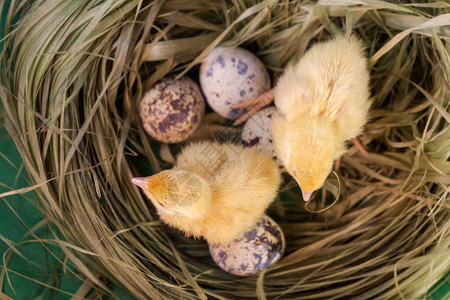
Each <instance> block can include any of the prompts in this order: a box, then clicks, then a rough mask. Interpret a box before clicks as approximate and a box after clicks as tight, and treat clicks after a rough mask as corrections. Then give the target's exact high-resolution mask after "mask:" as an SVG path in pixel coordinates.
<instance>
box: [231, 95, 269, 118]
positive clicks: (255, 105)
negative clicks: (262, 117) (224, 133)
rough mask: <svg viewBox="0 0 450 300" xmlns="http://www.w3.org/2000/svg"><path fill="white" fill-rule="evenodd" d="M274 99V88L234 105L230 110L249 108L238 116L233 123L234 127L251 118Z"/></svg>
mask: <svg viewBox="0 0 450 300" xmlns="http://www.w3.org/2000/svg"><path fill="white" fill-rule="evenodd" d="M274 97H275V88H273V89H271V90H268V91H267V92H265V93H262V94H261V95H258V96H256V97H253V98H250V99H248V100H245V101H243V102H241V103H237V104H234V105H233V106H231V108H233V109H235V108H249V110H248V111H247V112H246V113H245V114H243V115H242V116H240V117H239V118H238V119H237V120H236V121H234V123H233V124H234V125H239V124H241V123H242V122H245V121H247V120H248V119H249V118H250V117H251V116H253V115H254V114H255V113H257V112H258V111H259V110H260V109H261V108H263V107H265V106H267V105H269V104H270V103H271V102H272V101H273V98H274Z"/></svg>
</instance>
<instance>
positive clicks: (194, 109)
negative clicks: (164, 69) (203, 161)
mask: <svg viewBox="0 0 450 300" xmlns="http://www.w3.org/2000/svg"><path fill="white" fill-rule="evenodd" d="M204 113H205V100H204V99H203V96H202V94H201V92H200V88H199V87H198V85H197V84H196V83H195V82H194V81H192V80H191V79H190V78H188V77H186V76H185V77H182V78H180V79H178V80H176V79H175V78H174V77H173V76H170V77H165V78H163V79H161V81H160V82H159V83H157V84H155V85H154V86H153V87H152V88H151V89H150V90H149V91H148V92H147V93H146V94H145V95H144V98H143V99H142V101H141V106H140V113H139V115H140V117H141V120H142V124H143V126H144V129H145V131H146V132H147V133H148V134H149V135H151V136H152V137H153V138H154V139H156V140H158V141H161V142H165V143H178V142H181V141H184V140H186V139H187V138H188V137H189V136H190V135H191V134H192V133H193V132H194V130H195V129H196V128H197V127H198V125H199V124H200V122H201V120H202V118H203V115H204Z"/></svg>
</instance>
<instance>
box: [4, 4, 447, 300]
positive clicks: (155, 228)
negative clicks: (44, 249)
mask: <svg viewBox="0 0 450 300" xmlns="http://www.w3.org/2000/svg"><path fill="white" fill-rule="evenodd" d="M449 12H450V6H449V5H448V4H446V3H445V1H444V2H435V3H420V1H417V2H416V1H412V2H410V1H402V0H398V1H372V0H361V1H345V0H335V1H332V0H325V1H319V2H318V3H317V2H315V1H274V0H266V1H244V0H231V1H219V0H213V1H184V0H167V1H160V0H157V1H122V0H118V1H89V0H80V1H17V2H13V3H12V4H11V6H10V8H9V10H8V15H7V19H6V26H5V30H6V31H5V36H6V38H5V40H4V48H3V52H2V53H1V64H2V69H1V71H0V72H1V89H0V91H1V94H0V97H1V99H2V101H3V105H4V112H5V118H6V125H7V128H8V131H9V133H10V135H11V136H12V137H13V138H14V140H15V143H16V144H17V145H18V148H19V149H20V153H21V156H22V158H23V161H24V164H25V167H26V169H27V171H28V174H29V176H30V177H31V180H32V182H33V184H34V185H33V186H31V187H29V188H28V189H26V190H34V192H35V193H36V195H37V197H38V203H37V206H38V207H39V208H40V209H41V210H42V212H43V213H44V215H45V217H46V218H47V219H48V220H49V221H50V223H51V225H50V228H51V229H52V231H53V232H54V235H55V236H57V237H59V238H55V240H54V241H53V242H56V243H57V244H58V245H59V246H60V247H61V249H62V250H63V251H64V253H65V254H66V256H67V259H68V261H69V262H70V265H71V266H73V267H74V268H75V269H76V270H77V271H76V274H81V275H78V276H81V278H84V279H85V284H86V286H88V287H92V288H94V289H97V290H101V291H103V292H105V291H106V292H108V291H109V288H108V283H109V282H114V283H118V284H120V285H122V286H123V287H124V288H125V289H127V290H128V291H129V292H130V293H131V294H133V295H134V296H135V297H137V298H140V299H197V298H201V299H205V298H212V299H215V298H217V299H230V298H231V299H252V298H256V297H257V298H259V299H266V298H270V299H294V298H295V299H319V298H320V299H335V298H336V299H337V298H339V299H344V298H345V299H347V298H351V297H353V298H357V299H369V298H381V299H386V298H405V299H412V298H417V297H420V296H423V297H426V293H427V291H428V290H429V289H430V288H431V287H432V286H433V284H435V283H436V282H437V281H438V280H439V279H440V278H442V277H443V276H444V275H445V274H446V273H447V272H448V271H449V270H450V250H449V249H450V248H449V246H450V230H449V228H450V197H449V192H450V190H449V188H448V186H449V184H450V176H449V174H450V163H449V161H448V158H449V156H450V142H449V141H450V129H449V128H450V126H449V122H450V115H449V99H450V91H449V81H450V54H449V49H450V46H449V45H450V44H449V42H450V38H449V37H450V29H449V25H450V14H449ZM338 32H342V33H344V34H345V33H349V32H353V33H354V34H355V35H357V36H359V37H360V38H361V39H362V40H363V41H364V43H365V44H366V46H367V56H368V58H369V67H370V70H371V87H372V95H373V109H372V110H371V114H370V118H371V120H370V122H369V123H368V124H367V126H366V128H365V131H364V134H363V135H362V137H361V141H362V142H363V143H364V144H365V145H366V147H367V149H368V151H369V152H370V153H369V154H368V155H364V154H361V153H359V152H358V151H356V149H354V148H350V150H349V152H348V154H347V155H346V156H344V158H343V162H342V166H341V169H340V170H339V177H340V182H341V190H340V200H339V201H338V203H337V204H336V205H334V206H333V207H332V208H330V209H328V210H326V211H325V212H323V213H317V214H314V213H310V212H308V211H306V210H305V208H304V203H302V201H301V200H300V197H299V194H300V193H299V190H298V188H297V187H296V186H295V184H294V183H293V182H292V180H291V179H290V178H289V177H288V176H286V177H285V180H284V184H283V187H282V191H281V193H280V196H279V197H278V198H277V199H276V200H275V202H274V203H273V205H272V206H271V208H270V209H269V211H268V213H269V215H271V216H272V217H273V218H275V219H276V220H277V221H278V222H279V224H280V225H281V227H282V228H283V230H284V233H285V235H286V241H287V249H286V253H285V256H284V257H283V259H282V260H281V261H280V262H279V263H277V264H275V265H274V266H272V267H271V268H269V269H267V270H265V271H263V272H262V273H260V274H259V275H255V276H251V277H247V278H240V277H236V276H232V275H229V274H227V273H225V272H223V271H221V270H220V269H219V268H218V267H217V266H216V265H215V264H214V262H213V261H212V259H211V258H210V256H209V252H208V247H207V245H206V243H205V242H204V241H200V240H194V239H188V238H185V237H183V236H182V235H181V234H180V233H179V232H178V231H176V230H172V229H170V228H168V227H167V226H165V225H163V224H162V223H161V222H160V221H159V220H158V217H157V215H156V214H155V211H154V207H153V206H152V205H151V204H150V203H149V201H148V200H146V199H145V198H144V197H143V195H142V194H141V193H140V192H139V191H138V189H137V188H136V187H135V186H133V184H132V183H131V181H130V178H132V177H133V176H135V175H138V174H141V175H146V174H150V173H151V172H158V171H160V170H162V169H164V168H170V167H171V160H172V158H173V156H174V155H175V154H176V152H177V151H178V149H179V148H180V145H175V146H173V145H172V146H168V145H165V144H162V143H159V142H156V141H154V140H152V139H151V138H150V137H149V136H148V135H146V134H145V132H144V131H143V128H142V126H141V125H140V120H139V117H138V113H137V110H138V104H139V102H140V100H141V99H142V96H143V93H144V92H145V91H146V90H147V89H148V88H149V87H150V86H152V85H153V84H154V83H155V82H157V80H159V79H160V78H162V77H163V76H165V75H166V74H169V73H174V74H185V73H187V74H188V75H191V77H192V78H194V80H196V79H197V78H198V68H199V63H200V62H201V61H202V59H203V58H204V57H205V55H206V54H207V53H208V52H209V51H210V50H211V49H213V48H214V47H215V46H217V45H219V44H220V45H225V46H230V47H235V46H241V47H244V48H246V49H249V50H251V51H252V52H254V53H255V54H257V55H258V56H259V58H261V60H262V61H263V62H264V63H265V65H266V66H267V68H268V69H269V71H270V74H271V77H272V81H273V82H276V79H277V77H278V76H279V75H280V74H281V72H282V70H283V67H284V66H285V65H286V64H287V63H288V62H289V61H290V60H291V59H292V58H293V57H298V56H300V55H302V54H303V53H304V52H305V51H306V49H308V47H310V45H312V44H314V43H316V42H318V41H322V40H327V39H329V38H330V37H332V36H333V35H335V34H337V33H338ZM228 124H229V122H228V123H227V122H226V120H224V119H222V118H220V117H217V115H215V114H212V113H211V114H208V115H207V116H206V117H205V119H204V121H203V123H202V125H201V127H200V129H199V130H198V132H196V133H195V134H194V137H193V139H195V138H213V137H214V135H215V134H217V133H218V132H222V131H223V129H224V128H229V125H228ZM337 184H338V183H337V181H336V179H335V178H334V177H333V176H331V177H330V178H329V179H328V181H327V183H326V185H325V189H326V190H327V191H329V193H331V194H333V193H334V194H336V191H337ZM22 191H23V190H22ZM17 192H18V193H19V192H20V191H17ZM317 203H318V204H316V206H317V207H316V208H320V206H324V205H326V203H321V202H320V201H317ZM85 290H86V291H87V290H89V289H85ZM91 292H92V289H91ZM81 296H86V295H81Z"/></svg>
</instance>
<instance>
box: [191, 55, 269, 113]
mask: <svg viewBox="0 0 450 300" xmlns="http://www.w3.org/2000/svg"><path fill="white" fill-rule="evenodd" d="M200 86H201V88H202V91H203V94H204V95H205V97H206V101H207V102H208V104H209V105H210V106H211V108H212V109H213V110H214V111H215V112H217V113H219V114H220V115H222V116H223V117H225V118H228V119H235V118H237V117H239V116H240V115H241V114H243V113H244V112H245V109H232V108H231V106H232V105H233V104H236V103H240V102H242V101H245V100H247V99H250V98H253V97H256V96H258V95H260V94H262V93H264V92H266V91H268V90H269V89H270V78H269V74H268V73H267V70H266V68H265V67H264V65H263V63H262V62H261V61H260V60H259V59H258V57H256V56H255V55H254V54H253V53H251V52H249V51H247V50H245V49H242V48H226V47H217V48H215V49H213V50H212V51H211V52H210V53H209V54H208V56H207V57H206V59H205V61H204V62H203V63H202V65H201V67H200Z"/></svg>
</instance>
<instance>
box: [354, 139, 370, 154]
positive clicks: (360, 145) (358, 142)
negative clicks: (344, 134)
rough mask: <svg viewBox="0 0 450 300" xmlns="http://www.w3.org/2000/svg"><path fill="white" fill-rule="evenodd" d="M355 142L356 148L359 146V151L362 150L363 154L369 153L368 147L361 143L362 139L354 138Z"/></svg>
mask: <svg viewBox="0 0 450 300" xmlns="http://www.w3.org/2000/svg"><path fill="white" fill-rule="evenodd" d="M352 141H353V143H354V144H355V146H356V148H358V150H359V151H361V153H362V154H366V155H367V154H369V152H367V150H366V148H365V147H364V145H363V144H362V143H361V141H360V140H359V139H358V138H356V137H355V138H352Z"/></svg>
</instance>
